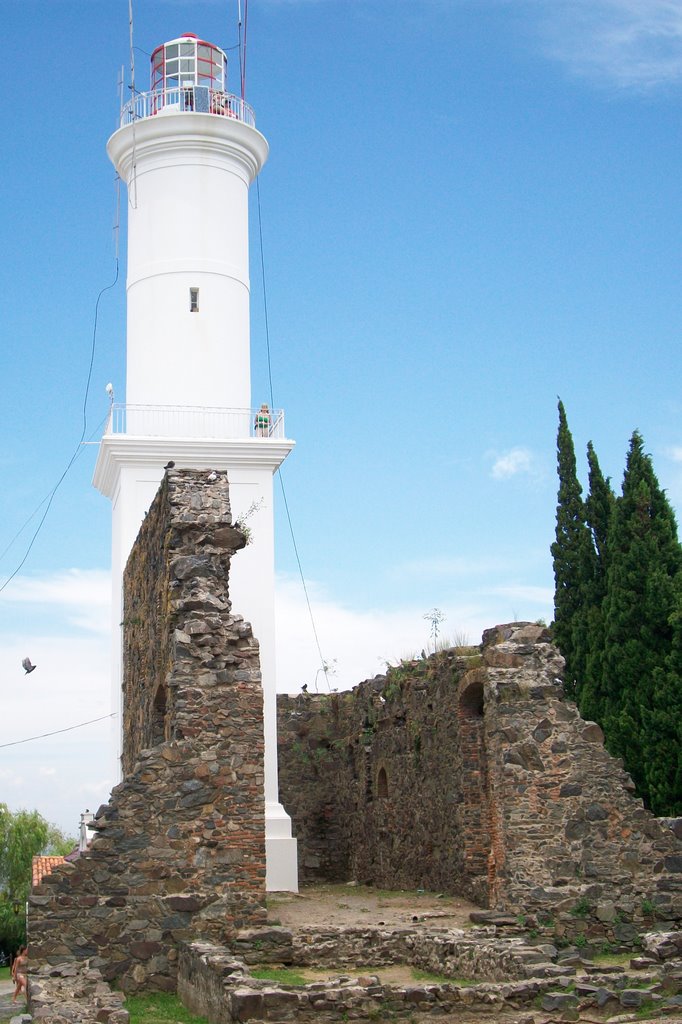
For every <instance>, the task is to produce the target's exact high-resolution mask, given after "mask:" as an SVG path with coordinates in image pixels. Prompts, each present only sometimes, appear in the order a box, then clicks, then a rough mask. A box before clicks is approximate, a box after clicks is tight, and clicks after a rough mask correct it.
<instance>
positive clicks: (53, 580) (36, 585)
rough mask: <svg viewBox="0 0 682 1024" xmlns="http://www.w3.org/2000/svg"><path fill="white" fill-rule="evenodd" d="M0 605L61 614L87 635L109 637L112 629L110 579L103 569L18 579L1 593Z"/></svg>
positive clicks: (78, 570) (68, 571) (71, 571)
mask: <svg viewBox="0 0 682 1024" xmlns="http://www.w3.org/2000/svg"><path fill="white" fill-rule="evenodd" d="M0 601H3V602H6V603H7V604H10V605H17V604H22V605H34V606H35V607H37V608H49V609H51V610H52V612H53V613H56V612H57V611H59V612H61V613H62V614H63V615H64V614H65V615H66V617H67V621H68V622H69V623H70V624H71V625H72V626H76V627H77V628H79V629H83V630H86V631H87V632H94V633H106V632H108V631H109V630H110V629H111V619H110V613H109V609H110V604H111V576H110V574H109V573H108V572H105V571H103V570H100V569H67V570H65V571H63V572H58V573H53V574H51V575H47V576H38V577H30V576H18V577H16V579H14V580H12V582H11V584H10V585H9V586H8V587H7V588H6V589H5V590H3V591H2V592H1V593H0Z"/></svg>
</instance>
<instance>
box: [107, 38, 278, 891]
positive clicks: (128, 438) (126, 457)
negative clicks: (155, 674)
mask: <svg viewBox="0 0 682 1024" xmlns="http://www.w3.org/2000/svg"><path fill="white" fill-rule="evenodd" d="M226 76H227V58H226V56H225V53H224V52H223V50H221V49H220V47H218V46H215V45H213V44H212V43H208V42H206V41H204V40H201V39H198V38H197V37H196V36H194V35H192V34H190V33H187V34H186V35H184V36H181V37H180V38H178V39H173V40H171V41H170V42H168V43H164V44H163V45H162V46H159V47H158V48H157V49H156V50H155V51H154V53H153V54H152V61H151V90H150V91H149V92H147V93H143V94H139V93H138V94H136V95H135V96H134V97H133V99H132V100H131V101H130V103H128V104H127V106H126V107H124V109H123V111H122V113H121V126H120V128H119V129H118V131H116V132H115V133H114V134H113V135H112V137H111V138H110V139H109V143H108V145H107V151H108V153H109V156H110V158H111V160H112V161H113V163H114V165H115V167H116V169H117V171H118V173H119V175H120V176H121V178H122V180H123V181H124V182H125V183H126V186H127V189H128V273H127V355H126V402H125V404H124V405H113V406H112V413H111V417H110V422H109V425H108V427H107V431H106V433H105V436H104V437H103V439H102V443H101V446H100V451H99V457H98V460H97V465H96V468H95V476H94V483H95V486H96V487H97V488H98V489H99V490H100V491H101V492H102V493H103V494H105V495H106V496H107V497H108V498H110V499H111V502H112V585H113V648H112V650H113V685H114V689H115V693H116V701H117V707H119V706H120V700H121V633H120V623H121V619H122V614H121V598H122V592H121V584H122V578H123V570H124V568H125V564H126V561H127V558H128V555H129V553H130V549H131V547H132V545H133V543H134V541H135V538H136V536H137V532H138V530H139V527H140V524H141V522H142V519H143V518H144V515H145V513H146V512H147V509H148V508H149V506H150V504H151V501H152V499H153V497H154V495H155V493H156V491H157V489H158V486H159V483H160V481H161V479H162V476H163V471H164V466H165V465H166V463H167V462H169V461H173V462H174V463H175V465H176V466H177V467H178V468H191V469H202V468H205V469H216V470H226V471H227V474H228V479H229V482H230V498H231V504H232V510H233V515H234V517H235V518H236V519H238V518H239V517H240V515H242V516H243V515H244V513H245V512H246V511H247V510H249V509H251V510H252V512H251V516H250V518H249V520H248V526H249V528H250V531H251V535H252V543H251V544H250V545H249V546H248V547H247V548H245V549H244V550H243V551H242V552H240V554H239V557H238V558H236V559H235V560H234V562H233V567H232V572H231V577H230V596H231V600H232V604H233V607H234V610H235V611H236V612H238V613H239V614H243V615H244V617H245V618H246V619H248V620H249V621H250V622H251V623H252V626H253V631H254V635H255V636H256V637H257V638H258V640H259V642H260V654H261V668H262V674H263V692H264V702H265V707H264V712H265V801H266V857H267V877H266V885H267V888H268V889H269V890H270V891H272V890H294V891H295V890H296V889H297V888H298V883H297V874H298V872H297V858H296V840H295V839H293V838H292V835H291V821H290V818H289V816H288V815H287V814H286V812H285V811H284V809H283V807H282V806H281V804H280V803H279V799H278V786H277V724H276V683H275V622H274V618H275V616H274V525H273V474H274V472H275V470H276V469H277V468H278V467H279V466H280V465H281V463H282V462H283V460H284V459H285V458H286V456H287V455H288V454H289V452H290V451H291V449H292V448H293V446H294V442H293V441H291V440H287V438H286V434H285V432H284V417H283V414H282V413H281V412H280V411H277V410H272V409H269V410H267V412H265V411H264V415H262V416H260V417H259V418H258V419H256V414H255V412H254V411H253V410H252V408H251V404H252V403H251V379H250V352H249V244H248V192H249V186H250V184H251V182H252V181H254V179H255V177H256V175H257V174H258V172H259V171H260V169H261V167H262V166H263V164H264V163H265V161H266V159H267V155H268V144H267V142H266V140H265V138H264V137H263V136H262V135H261V134H260V132H258V131H257V130H256V128H255V120H254V116H253V111H252V110H251V109H250V107H249V106H248V105H247V104H246V103H245V102H244V101H243V99H240V98H239V97H237V96H233V95H230V94H229V93H228V92H227V91H226ZM258 404H260V400H259V402H258Z"/></svg>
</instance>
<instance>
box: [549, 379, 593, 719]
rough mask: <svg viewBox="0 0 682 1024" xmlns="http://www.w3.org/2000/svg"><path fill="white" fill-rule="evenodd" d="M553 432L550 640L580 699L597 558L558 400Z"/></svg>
mask: <svg viewBox="0 0 682 1024" xmlns="http://www.w3.org/2000/svg"><path fill="white" fill-rule="evenodd" d="M558 408H559V430H558V433H557V471H558V474H559V493H558V497H557V516H556V540H555V541H554V543H553V544H552V560H553V565H554V584H555V586H554V639H555V641H556V644H557V646H558V648H559V650H560V651H561V653H562V654H563V656H564V660H565V662H566V668H565V673H564V686H565V689H566V693H567V694H568V695H569V696H571V697H574V698H576V699H577V698H578V696H579V693H580V686H581V682H582V680H583V678H584V675H585V663H586V658H587V623H588V617H587V614H586V607H587V604H586V602H588V601H589V588H590V586H591V583H592V579H593V576H594V570H595V564H594V563H595V556H594V549H593V547H592V542H591V539H590V532H589V530H588V527H587V524H586V520H585V503H584V501H583V498H582V487H581V486H580V482H579V480H578V475H577V472H576V462H575V448H574V446H573V437H572V436H571V432H570V430H569V429H568V421H567V419H566V410H565V409H564V405H563V402H562V401H561V399H560V400H559V406H558Z"/></svg>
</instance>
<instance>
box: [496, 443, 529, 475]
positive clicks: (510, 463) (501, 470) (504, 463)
mask: <svg viewBox="0 0 682 1024" xmlns="http://www.w3.org/2000/svg"><path fill="white" fill-rule="evenodd" d="M493 458H494V460H495V461H494V462H493V464H492V468H491V470H490V475H491V476H492V478H493V480H509V479H510V478H511V477H513V476H518V475H519V473H527V474H531V475H533V474H534V473H535V458H534V456H533V453H532V452H531V451H530V450H529V449H528V448H521V447H517V448H510V449H509V451H507V452H502V454H500V455H495V456H493Z"/></svg>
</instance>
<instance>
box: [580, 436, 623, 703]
mask: <svg viewBox="0 0 682 1024" xmlns="http://www.w3.org/2000/svg"><path fill="white" fill-rule="evenodd" d="M587 462H588V465H589V470H590V472H589V494H588V497H587V500H586V502H585V518H586V521H587V526H588V528H589V530H590V535H591V538H592V545H593V549H594V576H593V579H592V584H591V587H590V594H589V600H588V608H587V609H586V614H587V655H586V658H585V677H584V679H583V680H582V685H581V687H580V713H581V714H582V715H583V717H584V718H590V719H594V720H595V721H597V722H601V721H602V720H603V717H604V703H605V702H604V693H603V686H602V680H603V671H604V670H603V656H604V620H603V609H602V604H603V601H604V597H605V595H606V574H607V567H608V536H609V527H610V524H611V519H612V516H613V511H614V505H615V501H616V497H615V495H614V493H613V491H612V489H611V482H610V480H609V479H608V478H605V477H604V474H603V473H602V471H601V467H600V465H599V460H598V458H597V454H596V452H595V450H594V446H593V444H592V442H591V441H589V442H588V445H587Z"/></svg>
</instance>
